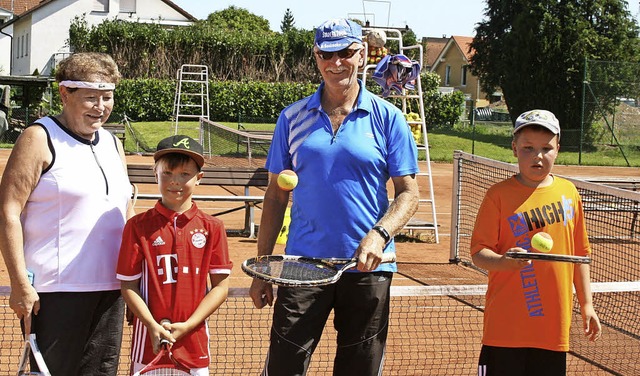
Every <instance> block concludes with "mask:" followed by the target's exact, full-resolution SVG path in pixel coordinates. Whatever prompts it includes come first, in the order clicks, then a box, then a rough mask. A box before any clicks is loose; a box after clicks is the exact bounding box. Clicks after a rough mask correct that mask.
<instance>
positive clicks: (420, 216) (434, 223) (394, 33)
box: [362, 27, 440, 243]
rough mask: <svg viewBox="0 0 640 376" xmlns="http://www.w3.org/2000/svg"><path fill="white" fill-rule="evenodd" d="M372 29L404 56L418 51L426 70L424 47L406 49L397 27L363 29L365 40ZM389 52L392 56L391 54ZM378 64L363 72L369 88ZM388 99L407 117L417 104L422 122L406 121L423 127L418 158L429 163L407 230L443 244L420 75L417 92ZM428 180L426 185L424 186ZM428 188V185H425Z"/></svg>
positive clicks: (391, 96)
mask: <svg viewBox="0 0 640 376" xmlns="http://www.w3.org/2000/svg"><path fill="white" fill-rule="evenodd" d="M371 30H382V31H384V32H385V33H386V34H387V41H390V40H394V41H397V42H398V49H399V52H397V53H400V54H404V53H405V52H406V51H409V50H414V49H415V50H417V51H418V56H420V58H419V63H420V67H424V65H423V61H422V60H423V50H422V45H415V46H407V47H405V46H404V45H403V44H402V33H401V32H400V30H399V29H394V28H382V27H363V28H362V31H363V37H364V36H365V35H366V34H367V33H368V32H369V31H371ZM389 53H390V54H391V53H393V52H391V51H389ZM368 57H369V46H368V45H367V44H366V43H365V62H366V61H367V58H368ZM375 68H376V64H366V65H365V66H364V68H363V70H362V82H363V83H364V84H365V85H367V77H372V76H373V72H374V71H375ZM369 83H373V84H375V82H374V81H373V80H369ZM387 98H398V99H400V101H401V110H402V112H403V113H404V114H407V113H409V112H410V105H409V104H410V101H418V114H419V115H420V121H407V123H409V125H413V124H417V125H420V128H421V130H422V132H421V133H422V135H421V138H422V140H419V141H418V142H417V148H418V155H419V156H420V155H421V154H422V153H424V158H425V160H426V171H420V172H419V173H418V174H417V179H418V185H419V188H420V191H421V195H420V196H421V197H423V196H424V190H425V189H426V190H428V194H427V197H426V198H420V200H419V201H420V207H419V208H418V211H417V212H416V214H414V216H413V218H411V220H410V221H409V223H407V225H406V226H405V227H404V228H405V229H406V230H408V231H409V233H410V234H412V233H413V231H414V230H432V231H433V233H434V238H435V242H436V243H439V242H440V237H439V233H438V220H437V218H436V203H435V198H434V194H435V192H434V190H433V175H432V174H431V158H430V156H429V141H428V137H427V126H426V123H425V120H424V99H423V97H422V81H421V79H420V76H418V78H417V79H416V83H415V90H413V91H412V92H411V93H410V92H408V91H407V90H406V89H403V90H402V94H390V95H389V96H387ZM425 180H426V184H425ZM425 185H426V186H425ZM424 205H427V206H428V210H427V211H426V212H424V211H422V210H421V207H423V206H424Z"/></svg>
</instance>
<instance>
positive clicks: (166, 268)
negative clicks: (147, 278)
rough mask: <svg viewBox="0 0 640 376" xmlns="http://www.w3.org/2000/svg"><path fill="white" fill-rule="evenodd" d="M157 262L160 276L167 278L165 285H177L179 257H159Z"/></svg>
mask: <svg viewBox="0 0 640 376" xmlns="http://www.w3.org/2000/svg"><path fill="white" fill-rule="evenodd" d="M156 262H157V264H158V265H157V266H158V275H159V276H162V275H164V276H166V277H165V279H164V281H163V282H162V284H163V285H166V284H169V283H176V282H177V280H176V274H178V255H157V256H156Z"/></svg>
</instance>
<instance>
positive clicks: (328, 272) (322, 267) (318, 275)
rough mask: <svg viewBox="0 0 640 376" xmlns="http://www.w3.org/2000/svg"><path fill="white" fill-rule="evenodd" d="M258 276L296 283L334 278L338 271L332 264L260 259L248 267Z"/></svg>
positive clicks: (311, 261)
mask: <svg viewBox="0 0 640 376" xmlns="http://www.w3.org/2000/svg"><path fill="white" fill-rule="evenodd" d="M247 266H248V267H249V268H250V269H252V270H253V271H255V272H256V273H258V274H261V275H264V276H269V277H273V278H281V279H289V280H294V281H302V282H304V281H317V280H324V279H330V278H333V277H334V276H336V275H337V274H338V270H337V269H336V268H335V267H334V266H333V265H332V264H330V263H324V262H319V261H314V260H304V259H297V260H273V259H266V258H264V259H258V260H256V261H255V263H253V264H250V265H247Z"/></svg>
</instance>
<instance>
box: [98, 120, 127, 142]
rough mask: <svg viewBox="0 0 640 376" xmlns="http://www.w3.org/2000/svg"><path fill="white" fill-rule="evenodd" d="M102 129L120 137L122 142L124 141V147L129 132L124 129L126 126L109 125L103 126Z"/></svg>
mask: <svg viewBox="0 0 640 376" xmlns="http://www.w3.org/2000/svg"><path fill="white" fill-rule="evenodd" d="M102 128H104V129H106V130H108V131H109V132H111V134H113V135H114V136H116V137H118V138H119V139H120V141H122V145H124V140H125V139H126V138H127V132H126V131H125V129H124V124H122V123H109V124H103V125H102Z"/></svg>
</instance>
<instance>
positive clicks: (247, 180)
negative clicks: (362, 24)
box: [127, 164, 269, 238]
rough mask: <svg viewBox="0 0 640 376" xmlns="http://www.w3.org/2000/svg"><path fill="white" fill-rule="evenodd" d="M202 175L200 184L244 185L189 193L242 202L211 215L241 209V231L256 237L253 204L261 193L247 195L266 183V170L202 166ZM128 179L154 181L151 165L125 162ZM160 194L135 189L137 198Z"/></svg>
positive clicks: (153, 197)
mask: <svg viewBox="0 0 640 376" xmlns="http://www.w3.org/2000/svg"><path fill="white" fill-rule="evenodd" d="M202 171H203V172H204V177H203V178H202V180H201V181H200V185H216V186H222V187H225V186H236V187H244V195H235V194H233V193H231V192H229V194H228V195H193V200H195V201H226V202H242V206H239V207H235V208H231V209H227V210H223V211H220V212H217V213H214V214H213V215H214V216H218V215H223V214H228V213H231V212H235V211H238V210H242V209H244V210H245V216H244V229H242V230H241V232H242V233H243V234H247V235H249V237H250V238H255V237H256V224H255V213H254V207H255V205H256V204H259V203H261V202H263V201H264V194H262V195H250V192H249V189H250V188H251V187H258V188H265V189H266V187H267V185H269V171H267V170H266V169H264V168H243V167H214V166H205V167H203V168H202ZM127 173H128V174H129V181H130V182H131V183H132V184H136V185H138V184H156V180H155V175H154V173H153V165H144V164H129V165H127ZM159 198H160V194H149V193H138V194H137V199H139V200H158V199H159Z"/></svg>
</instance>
